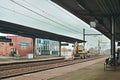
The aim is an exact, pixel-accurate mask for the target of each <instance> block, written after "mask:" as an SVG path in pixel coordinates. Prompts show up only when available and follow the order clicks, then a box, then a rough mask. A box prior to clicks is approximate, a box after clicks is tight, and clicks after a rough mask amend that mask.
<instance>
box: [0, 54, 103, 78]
mask: <svg viewBox="0 0 120 80" xmlns="http://www.w3.org/2000/svg"><path fill="white" fill-rule="evenodd" d="M101 57H104V56H96V57H91V58H87V59H77V60H64V59H58V60H57V59H56V60H48V61H33V62H23V63H11V64H4V65H0V79H4V78H9V77H14V76H18V75H23V74H29V73H34V72H39V71H44V70H49V69H53V68H57V67H63V66H68V65H72V64H76V63H81V62H86V61H90V60H94V59H98V58H101Z"/></svg>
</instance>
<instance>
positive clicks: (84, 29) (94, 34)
mask: <svg viewBox="0 0 120 80" xmlns="http://www.w3.org/2000/svg"><path fill="white" fill-rule="evenodd" d="M91 35H92V36H94V35H102V34H85V29H83V40H84V41H85V36H91ZM83 46H84V47H85V43H83ZM100 49H101V47H100V40H98V52H99V53H100Z"/></svg>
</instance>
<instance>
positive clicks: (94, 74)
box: [48, 62, 120, 80]
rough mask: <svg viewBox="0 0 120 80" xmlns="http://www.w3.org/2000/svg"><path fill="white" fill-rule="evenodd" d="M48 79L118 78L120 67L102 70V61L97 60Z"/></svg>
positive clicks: (119, 76)
mask: <svg viewBox="0 0 120 80" xmlns="http://www.w3.org/2000/svg"><path fill="white" fill-rule="evenodd" d="M48 80H120V69H117V70H116V71H114V70H107V71H104V66H103V62H99V63H96V64H94V65H91V66H89V67H85V68H82V69H79V70H76V71H73V72H69V73H67V74H65V75H62V76H57V77H54V78H51V79H48Z"/></svg>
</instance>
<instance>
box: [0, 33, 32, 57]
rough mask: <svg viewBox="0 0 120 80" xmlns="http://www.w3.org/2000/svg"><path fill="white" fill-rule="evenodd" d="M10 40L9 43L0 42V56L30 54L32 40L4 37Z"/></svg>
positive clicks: (19, 37)
mask: <svg viewBox="0 0 120 80" xmlns="http://www.w3.org/2000/svg"><path fill="white" fill-rule="evenodd" d="M6 38H9V39H11V40H12V41H11V42H0V55H5V56H25V55H26V54H28V53H32V48H33V40H32V38H27V37H21V36H16V35H14V36H6Z"/></svg>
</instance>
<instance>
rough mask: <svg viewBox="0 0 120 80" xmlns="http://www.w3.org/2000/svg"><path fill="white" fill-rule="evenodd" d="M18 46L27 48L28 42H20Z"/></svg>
mask: <svg viewBox="0 0 120 80" xmlns="http://www.w3.org/2000/svg"><path fill="white" fill-rule="evenodd" d="M20 46H28V42H20Z"/></svg>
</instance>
